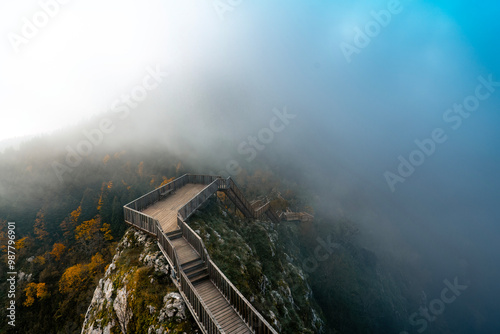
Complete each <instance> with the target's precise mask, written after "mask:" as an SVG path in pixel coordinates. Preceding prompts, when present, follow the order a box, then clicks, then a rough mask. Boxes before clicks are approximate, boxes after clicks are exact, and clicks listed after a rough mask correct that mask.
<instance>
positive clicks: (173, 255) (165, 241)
mask: <svg viewBox="0 0 500 334" xmlns="http://www.w3.org/2000/svg"><path fill="white" fill-rule="evenodd" d="M157 228H158V245H159V246H161V248H162V249H163V250H164V252H165V253H167V255H168V257H170V259H171V261H172V265H173V269H174V271H175V273H176V275H177V277H178V276H179V273H180V271H181V270H180V269H181V268H180V261H179V257H178V256H177V251H176V250H175V247H174V245H173V244H172V242H171V241H170V239H169V238H168V237H167V236H166V235H165V233H163V231H162V230H161V227H160V225H159V224H158V225H157ZM168 257H167V258H168Z"/></svg>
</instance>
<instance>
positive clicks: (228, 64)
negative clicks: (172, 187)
mask: <svg viewBox="0 0 500 334" xmlns="http://www.w3.org/2000/svg"><path fill="white" fill-rule="evenodd" d="M54 1H55V0H54ZM224 3H225V2H224ZM235 3H236V2H235ZM214 4H215V2H212V1H204V2H201V3H198V2H196V1H192V0H190V1H183V2H182V3H179V2H176V3H174V2H166V3H165V2H162V1H159V0H154V1H151V2H148V4H139V3H137V2H134V1H131V0H130V1H129V0H126V1H120V2H118V1H111V2H106V3H102V2H97V1H95V0H91V1H87V2H85V3H82V2H76V1H70V2H68V3H67V4H64V5H63V4H60V5H59V6H60V7H59V9H58V10H57V13H55V14H54V16H53V17H51V18H50V19H49V21H48V23H47V24H46V26H45V27H43V28H40V29H39V31H38V33H37V34H36V36H33V37H32V38H29V39H27V40H28V42H27V43H21V44H18V47H17V48H16V47H13V44H12V40H9V38H8V36H13V35H12V33H13V34H18V35H22V30H23V20H22V18H23V17H27V18H29V20H31V18H32V17H33V15H34V14H35V13H36V12H37V11H40V10H42V9H40V5H39V4H38V3H37V2H36V1H28V2H23V4H20V3H15V4H14V3H12V4H10V3H9V4H1V5H0V22H2V23H1V24H0V27H1V30H0V34H1V35H2V36H4V37H3V43H0V71H1V72H2V73H3V75H2V81H1V83H2V85H1V86H0V87H1V88H2V89H0V101H1V102H0V108H1V109H2V118H3V122H2V123H1V126H0V143H1V142H2V141H4V140H7V139H10V138H13V137H23V136H36V135H37V134H39V133H47V132H51V131H54V130H56V129H63V130H62V131H65V130H64V129H68V128H70V127H71V126H74V125H75V124H87V123H85V120H92V121H96V122H99V121H101V120H102V119H103V118H107V117H113V122H114V123H113V126H115V127H116V129H117V130H116V131H115V130H112V131H110V134H109V135H107V136H106V137H105V140H107V141H108V144H110V145H111V144H113V145H116V146H117V147H119V146H120V145H124V143H126V142H127V140H130V136H131V134H134V138H137V141H138V142H141V140H140V139H142V140H143V142H144V143H146V142H147V140H155V142H158V143H159V144H161V145H164V146H165V147H168V148H169V149H171V150H173V151H175V152H177V151H185V153H186V156H187V157H188V159H190V161H196V160H197V159H199V160H200V161H201V160H206V161H208V162H209V164H210V165H211V166H214V171H215V172H218V171H221V170H226V171H227V170H228V167H227V166H228V163H229V162H231V161H237V162H238V163H239V164H241V165H242V166H243V165H248V164H250V165H251V163H252V161H253V160H254V159H264V157H265V158H266V159H270V160H272V159H277V160H279V162H280V163H281V165H279V164H278V163H276V165H277V166H278V165H279V166H283V165H286V166H288V167H289V169H286V170H284V171H281V170H280V171H279V172H283V173H286V172H290V173H295V174H293V175H297V178H300V179H301V181H302V182H304V184H307V185H308V186H310V187H311V188H314V189H315V190H316V191H317V193H318V194H319V195H323V196H324V198H328V199H329V200H328V201H325V202H324V203H320V204H319V207H321V208H322V209H323V210H324V211H325V212H326V211H330V212H332V213H333V214H335V215H337V216H345V217H348V218H350V219H352V220H353V221H355V222H356V223H358V224H359V225H360V226H361V227H362V229H363V235H364V237H365V238H366V239H365V242H366V243H367V246H370V247H372V248H373V249H374V250H376V251H377V252H378V254H391V255H394V256H399V257H401V258H400V259H401V260H402V261H406V260H407V262H408V263H419V265H420V266H421V267H419V268H422V272H424V271H425V272H426V273H427V272H429V276H428V277H430V278H429V282H431V283H429V286H430V288H429V290H431V291H427V292H426V293H427V295H428V296H429V299H430V300H432V299H434V298H435V297H436V296H438V295H439V293H440V291H441V289H442V287H443V281H444V280H450V281H452V280H453V279H454V278H455V277H458V278H459V280H460V282H461V283H462V282H463V284H466V285H467V286H468V288H467V290H466V291H465V292H464V293H463V296H461V297H460V298H459V299H458V300H457V302H456V303H453V305H451V306H450V307H449V308H447V309H446V312H445V314H444V315H443V317H446V318H447V319H454V321H455V323H456V324H457V326H458V324H461V325H462V326H464V327H465V328H473V324H475V323H476V322H480V321H481V320H480V319H482V318H484V319H486V320H485V321H487V324H486V325H485V326H484V327H483V328H485V331H484V333H491V332H493V331H494V330H497V331H498V329H499V328H500V322H499V320H498V319H496V318H495V312H496V311H498V307H500V306H499V305H498V301H497V300H496V299H497V296H498V295H500V288H499V287H497V286H496V285H495V284H496V282H497V281H498V280H499V279H500V269H499V268H498V266H497V264H498V263H499V260H500V255H499V254H500V253H499V252H498V250H499V247H498V236H499V235H500V228H499V227H498V222H499V219H500V213H499V212H498V210H497V200H498V194H497V193H498V190H496V189H498V188H499V186H500V179H499V178H498V176H497V174H498V170H499V167H500V157H499V155H498V152H499V150H500V136H499V135H498V131H497V129H496V126H497V125H498V124H499V121H500V116H499V114H498V110H497V109H498V107H499V106H500V63H499V62H498V57H499V56H500V47H499V43H498V42H496V41H495V39H494V38H493V37H492V36H496V33H497V32H499V31H500V21H498V19H497V13H498V9H500V4H497V3H492V2H488V3H483V2H481V3H470V2H464V1H444V2H440V3H439V4H435V3H432V2H431V1H410V0H401V1H392V0H390V1H374V2H371V3H369V4H368V3H365V2H359V1H358V2H346V1H332V2H324V1H321V2H312V3H311V2H308V3H305V2H299V1H287V2H285V1H276V2H273V3H268V2H265V1H240V2H239V4H237V5H226V7H216V6H214ZM227 6H229V7H227ZM221 8H226V9H225V10H224V9H221ZM370 29H371V30H370ZM9 34H11V35H9ZM16 49H19V50H18V52H16ZM141 87H142V88H141ZM144 94H145V95H144ZM130 96H136V98H135V99H132V100H130ZM127 101H128V102H127ZM110 115H111V116H110ZM89 124H90V123H89ZM92 124H93V123H92ZM130 129H133V130H134V131H130ZM264 129H267V130H264ZM90 130H91V128H89V129H87V131H90ZM78 136H80V139H81V140H85V138H86V137H85V135H84V133H83V132H82V133H79V134H78ZM259 136H260V137H259ZM252 137H253V138H254V139H255V140H256V141H257V144H255V145H254V144H252V139H251V138H252ZM72 145H73V144H72ZM252 152H254V153H255V154H253V153H252ZM254 156H255V157H254ZM208 172H210V171H206V173H208ZM277 172H278V171H277ZM229 174H231V173H229ZM402 250H404V251H402ZM406 250H412V251H415V252H416V253H418V256H417V255H416V256H415V258H412V259H405V258H404V257H405V256H406V255H409V254H408V253H406ZM412 254H413V253H412ZM417 257H418V259H416V258H417ZM468 304H471V305H476V306H477V307H478V309H479V310H480V311H478V312H479V313H480V314H478V315H477V318H476V319H461V314H462V313H461V312H462V311H463V310H465V309H467V308H468ZM448 317H449V318H448ZM450 321H451V320H450ZM467 326H470V327H467ZM486 329H487V330H486ZM402 330H403V329H402ZM426 332H428V333H432V332H437V329H432V326H431V325H429V328H428V329H427V331H426Z"/></svg>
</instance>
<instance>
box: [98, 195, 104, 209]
mask: <svg viewBox="0 0 500 334" xmlns="http://www.w3.org/2000/svg"><path fill="white" fill-rule="evenodd" d="M102 204H103V201H102V194H101V196H100V197H99V203H97V210H101V208H102Z"/></svg>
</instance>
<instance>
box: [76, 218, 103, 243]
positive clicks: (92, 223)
mask: <svg viewBox="0 0 500 334" xmlns="http://www.w3.org/2000/svg"><path fill="white" fill-rule="evenodd" d="M99 225H100V221H99V220H98V219H95V218H93V219H91V220H87V221H84V222H83V223H81V224H80V225H78V226H77V227H76V229H75V232H76V234H75V238H76V240H81V239H83V240H90V239H92V237H93V236H94V234H96V233H97V231H99Z"/></svg>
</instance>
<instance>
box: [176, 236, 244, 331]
mask: <svg viewBox="0 0 500 334" xmlns="http://www.w3.org/2000/svg"><path fill="white" fill-rule="evenodd" d="M172 243H173V244H174V247H175V250H176V251H177V255H178V257H179V261H180V265H181V267H182V268H183V270H184V272H185V273H186V274H187V275H188V278H189V280H190V281H191V283H192V284H193V286H194V287H195V289H196V291H197V292H198V294H199V295H200V296H201V299H202V300H203V301H204V302H205V304H206V305H207V306H208V309H209V310H210V312H211V313H212V314H213V315H214V316H215V319H216V320H217V322H218V323H219V324H220V325H221V327H222V329H224V332H226V333H235V334H240V333H241V334H243V333H252V332H251V331H250V329H249V328H248V327H247V325H246V324H245V322H244V321H243V319H241V318H240V316H239V315H238V314H237V313H236V312H235V310H234V309H233V307H232V306H231V305H230V304H229V302H228V301H227V300H226V298H224V296H223V295H222V293H221V292H220V291H219V290H218V289H217V288H216V287H215V285H214V284H213V283H212V282H211V281H210V279H209V277H208V273H207V267H206V265H205V264H204V263H203V261H202V260H201V257H200V255H199V254H198V252H196V250H195V249H194V248H193V246H191V244H189V243H188V242H187V240H186V239H185V238H183V237H182V236H180V235H179V236H178V237H177V238H175V239H173V240H172Z"/></svg>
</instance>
